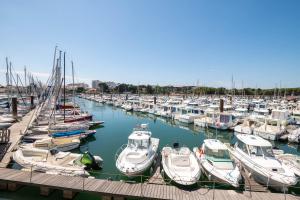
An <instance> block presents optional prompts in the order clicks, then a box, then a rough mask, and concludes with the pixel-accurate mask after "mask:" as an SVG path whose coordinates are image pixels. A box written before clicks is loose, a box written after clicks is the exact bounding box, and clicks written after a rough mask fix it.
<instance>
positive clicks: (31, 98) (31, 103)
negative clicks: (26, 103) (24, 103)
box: [30, 96, 34, 109]
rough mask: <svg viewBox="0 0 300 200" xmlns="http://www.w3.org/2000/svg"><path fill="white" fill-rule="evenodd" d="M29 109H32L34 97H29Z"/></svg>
mask: <svg viewBox="0 0 300 200" xmlns="http://www.w3.org/2000/svg"><path fill="white" fill-rule="evenodd" d="M30 108H31V109H33V108H34V96H30Z"/></svg>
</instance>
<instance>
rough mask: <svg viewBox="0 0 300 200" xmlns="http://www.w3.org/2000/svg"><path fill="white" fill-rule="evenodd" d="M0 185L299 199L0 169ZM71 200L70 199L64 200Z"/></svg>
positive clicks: (107, 195)
mask: <svg viewBox="0 0 300 200" xmlns="http://www.w3.org/2000/svg"><path fill="white" fill-rule="evenodd" d="M0 182H1V184H2V187H3V184H8V188H10V189H12V188H13V187H12V186H11V185H13V184H14V185H17V184H18V185H28V186H37V187H41V191H42V188H51V189H58V190H63V194H70V193H76V192H83V191H84V192H87V193H93V194H96V195H101V196H102V197H103V199H111V197H114V199H125V198H133V199H141V198H145V199H166V200H167V199H178V200H182V199H189V200H194V199H195V200H203V199H207V200H208V199H209V200H211V199H215V200H229V199H234V200H249V199H258V200H262V199H263V200H274V199H282V200H284V199H285V200H299V198H300V197H299V196H293V195H291V194H282V193H269V192H268V193H266V192H247V191H246V192H242V191H241V192H239V191H234V190H219V189H215V190H214V189H206V188H200V189H195V190H183V189H179V188H177V187H175V186H172V185H160V184H159V185H158V184H149V183H126V182H122V181H111V180H103V179H90V178H82V177H71V176H61V175H50V174H45V173H38V172H33V173H31V172H30V171H20V170H15V169H7V168H1V169H0ZM64 197H65V198H73V197H74V195H70V196H64Z"/></svg>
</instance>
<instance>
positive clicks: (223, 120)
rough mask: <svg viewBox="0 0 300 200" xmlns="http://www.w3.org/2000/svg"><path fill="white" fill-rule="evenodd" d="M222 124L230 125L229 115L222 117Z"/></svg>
mask: <svg viewBox="0 0 300 200" xmlns="http://www.w3.org/2000/svg"><path fill="white" fill-rule="evenodd" d="M220 122H221V123H228V122H230V116H229V115H221V116H220Z"/></svg>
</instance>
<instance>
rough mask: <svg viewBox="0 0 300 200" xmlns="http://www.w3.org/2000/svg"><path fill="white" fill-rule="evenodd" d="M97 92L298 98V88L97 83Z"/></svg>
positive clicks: (299, 90) (299, 88)
mask: <svg viewBox="0 0 300 200" xmlns="http://www.w3.org/2000/svg"><path fill="white" fill-rule="evenodd" d="M97 90H98V92H100V93H111V94H122V93H131V94H163V95H169V94H187V95H191V94H193V95H266V96H273V95H274V96H284V95H286V96H291V95H294V96H299V95H300V87H298V88H281V89H280V88H272V89H261V88H243V89H228V88H224V87H195V86H182V87H176V86H159V85H156V86H153V85H133V84H125V83H122V84H119V85H117V86H116V87H115V88H110V87H109V86H108V85H107V84H106V83H99V85H98V89H97ZM77 92H79V93H82V92H85V90H84V89H83V88H78V89H77Z"/></svg>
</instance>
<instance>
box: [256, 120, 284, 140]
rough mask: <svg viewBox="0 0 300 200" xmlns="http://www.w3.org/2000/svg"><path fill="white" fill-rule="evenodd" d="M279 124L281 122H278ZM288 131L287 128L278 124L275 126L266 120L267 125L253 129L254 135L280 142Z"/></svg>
mask: <svg viewBox="0 0 300 200" xmlns="http://www.w3.org/2000/svg"><path fill="white" fill-rule="evenodd" d="M277 122H279V121H277ZM285 131H286V127H285V126H283V125H281V124H279V123H277V125H274V124H272V123H270V121H269V120H266V121H265V123H264V124H263V125H261V126H259V127H256V128H254V129H253V134H254V135H258V136H260V137H262V138H264V139H267V140H278V139H279V138H280V137H281V136H282V135H283V134H284V133H285Z"/></svg>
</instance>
